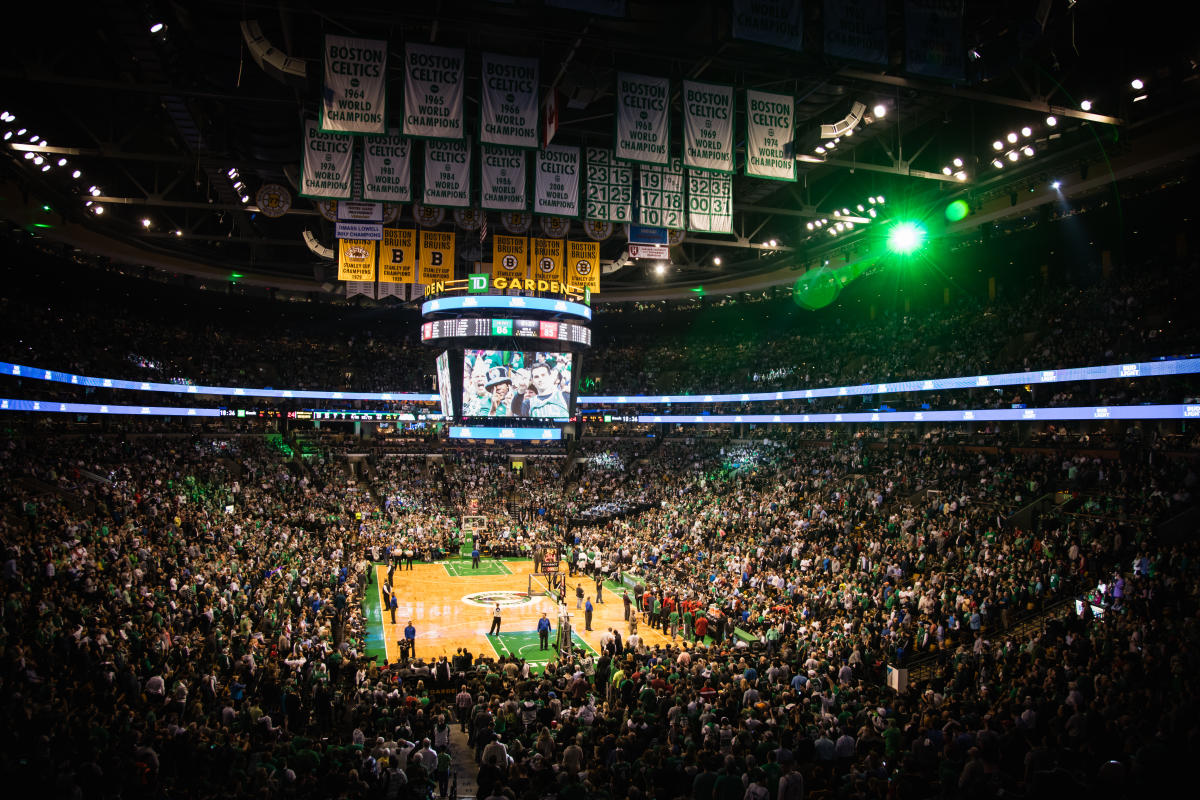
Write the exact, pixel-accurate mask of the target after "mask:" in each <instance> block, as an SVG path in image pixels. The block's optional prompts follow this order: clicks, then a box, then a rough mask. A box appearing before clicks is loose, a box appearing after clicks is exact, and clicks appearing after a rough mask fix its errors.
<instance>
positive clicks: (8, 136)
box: [4, 131, 12, 142]
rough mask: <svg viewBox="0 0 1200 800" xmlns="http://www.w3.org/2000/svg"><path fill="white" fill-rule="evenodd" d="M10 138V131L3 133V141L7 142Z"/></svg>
mask: <svg viewBox="0 0 1200 800" xmlns="http://www.w3.org/2000/svg"><path fill="white" fill-rule="evenodd" d="M11 138H12V131H5V132H4V141H6V142H7V141H8V140H9V139H11Z"/></svg>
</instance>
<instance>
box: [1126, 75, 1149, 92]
mask: <svg viewBox="0 0 1200 800" xmlns="http://www.w3.org/2000/svg"><path fill="white" fill-rule="evenodd" d="M1129 85H1130V86H1131V87H1133V88H1134V89H1137V90H1138V91H1139V92H1140V91H1141V90H1142V89H1145V88H1146V84H1145V82H1144V81H1143V80H1142V79H1141V78H1134V79H1133V80H1131V81H1130V82H1129Z"/></svg>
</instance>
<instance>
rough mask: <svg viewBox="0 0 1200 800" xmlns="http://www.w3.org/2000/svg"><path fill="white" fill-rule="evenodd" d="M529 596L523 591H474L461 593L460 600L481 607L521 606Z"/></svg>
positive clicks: (526, 601)
mask: <svg viewBox="0 0 1200 800" xmlns="http://www.w3.org/2000/svg"><path fill="white" fill-rule="evenodd" d="M531 599H532V598H530V597H529V596H528V595H527V594H525V593H524V592H504V591H497V592H475V593H474V594H468V595H463V599H462V601H463V602H464V603H466V604H468V605H472V606H481V607H482V608H492V607H494V606H496V605H497V604H499V605H500V606H501V607H502V608H503V607H508V606H523V605H525V604H526V603H528V602H530V600H531Z"/></svg>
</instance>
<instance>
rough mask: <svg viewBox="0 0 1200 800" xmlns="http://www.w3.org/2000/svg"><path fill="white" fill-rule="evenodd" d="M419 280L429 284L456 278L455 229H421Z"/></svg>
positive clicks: (421, 282)
mask: <svg viewBox="0 0 1200 800" xmlns="http://www.w3.org/2000/svg"><path fill="white" fill-rule="evenodd" d="M418 266H419V267H420V277H419V278H418V279H417V282H418V283H420V284H424V285H426V286H428V285H429V284H431V283H435V282H437V281H448V280H452V279H453V278H454V231H446V232H443V231H426V230H422V231H421V257H420V260H419V262H418Z"/></svg>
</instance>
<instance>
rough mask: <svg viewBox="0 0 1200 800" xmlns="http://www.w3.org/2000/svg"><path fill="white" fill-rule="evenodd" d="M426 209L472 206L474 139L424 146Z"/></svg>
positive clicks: (428, 143) (431, 142)
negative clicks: (430, 207) (472, 152)
mask: <svg viewBox="0 0 1200 800" xmlns="http://www.w3.org/2000/svg"><path fill="white" fill-rule="evenodd" d="M421 202H422V203H424V204H425V205H427V206H451V207H454V208H466V207H467V206H469V205H471V140H470V139H466V140H465V141H462V142H439V141H434V140H431V141H428V142H426V143H425V196H424V199H423V200H422V201H421Z"/></svg>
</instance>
